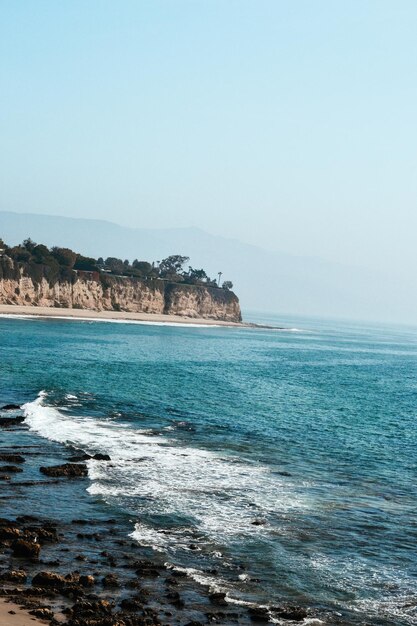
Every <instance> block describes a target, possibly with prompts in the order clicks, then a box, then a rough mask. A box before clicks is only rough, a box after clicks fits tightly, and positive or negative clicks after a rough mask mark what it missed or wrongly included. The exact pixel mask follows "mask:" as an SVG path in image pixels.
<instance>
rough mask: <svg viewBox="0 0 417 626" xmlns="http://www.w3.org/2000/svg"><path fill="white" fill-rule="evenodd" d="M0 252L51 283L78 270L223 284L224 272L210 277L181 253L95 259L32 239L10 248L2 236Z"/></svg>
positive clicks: (229, 284) (228, 284)
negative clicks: (149, 258)
mask: <svg viewBox="0 0 417 626" xmlns="http://www.w3.org/2000/svg"><path fill="white" fill-rule="evenodd" d="M0 255H1V256H6V257H9V258H10V259H12V260H13V261H14V262H16V263H17V264H19V265H20V266H21V267H24V269H25V272H26V273H27V274H28V275H29V276H31V277H33V278H35V280H36V279H39V278H41V276H45V277H46V278H47V279H48V280H49V281H50V282H51V281H56V280H71V279H72V277H73V276H74V273H75V274H77V273H79V272H98V273H99V274H100V275H102V276H105V275H106V274H107V275H113V276H126V277H130V278H138V279H140V280H144V281H154V280H163V281H166V282H171V283H185V284H188V285H206V286H208V287H220V277H221V275H222V273H221V272H219V280H218V281H216V280H214V279H212V278H210V276H208V275H207V273H206V272H205V270H204V269H195V268H193V267H191V265H188V266H187V264H188V262H189V260H190V259H189V257H187V256H182V255H180V254H173V255H170V256H168V257H167V258H165V259H162V261H156V262H152V263H150V262H148V261H141V260H138V259H135V260H134V261H133V262H130V261H129V260H128V259H125V260H122V259H118V258H116V257H107V258H106V259H104V258H102V257H99V258H98V259H94V258H92V257H87V256H84V255H82V254H79V253H77V252H74V251H73V250H71V249H70V248H60V247H57V246H54V247H52V248H48V247H47V246H45V245H44V244H38V243H35V242H34V241H32V240H31V239H26V240H25V241H23V242H22V243H21V244H19V245H17V246H13V247H10V246H8V245H6V244H5V243H4V241H3V240H2V239H1V238H0ZM185 267H187V269H185ZM221 288H223V289H225V290H230V289H232V288H233V283H232V282H231V281H229V280H226V281H224V282H223V283H222V285H221Z"/></svg>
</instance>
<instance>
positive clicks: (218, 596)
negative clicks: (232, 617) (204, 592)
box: [209, 591, 227, 604]
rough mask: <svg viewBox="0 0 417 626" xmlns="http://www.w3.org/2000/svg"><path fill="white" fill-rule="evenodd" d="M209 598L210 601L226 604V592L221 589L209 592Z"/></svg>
mask: <svg viewBox="0 0 417 626" xmlns="http://www.w3.org/2000/svg"><path fill="white" fill-rule="evenodd" d="M209 598H210V601H211V602H215V603H216V604H227V602H226V594H225V593H223V592H222V591H216V592H214V593H210V594H209Z"/></svg>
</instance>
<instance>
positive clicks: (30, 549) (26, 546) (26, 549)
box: [12, 539, 41, 559]
mask: <svg viewBox="0 0 417 626" xmlns="http://www.w3.org/2000/svg"><path fill="white" fill-rule="evenodd" d="M12 548H13V554H14V555H15V556H20V557H24V558H29V559H37V558H38V557H39V553H40V551H41V546H40V544H39V543H38V542H37V541H30V540H27V539H17V540H16V541H15V542H14V543H13V545H12Z"/></svg>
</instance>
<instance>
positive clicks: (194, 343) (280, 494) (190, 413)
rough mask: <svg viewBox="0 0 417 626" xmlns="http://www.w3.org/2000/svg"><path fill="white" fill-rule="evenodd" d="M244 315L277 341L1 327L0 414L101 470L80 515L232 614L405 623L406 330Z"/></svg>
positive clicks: (413, 618)
mask: <svg viewBox="0 0 417 626" xmlns="http://www.w3.org/2000/svg"><path fill="white" fill-rule="evenodd" d="M246 317H247V319H250V320H251V321H257V322H263V323H269V324H272V325H275V326H277V327H285V329H284V330H278V329H277V330H273V329H252V328H226V327H187V326H184V327H182V326H169V325H166V326H160V325H150V324H139V323H138V324H134V323H111V322H99V321H97V322H95V321H73V320H62V319H10V318H7V317H3V318H0V380H1V385H0V406H1V405H3V404H6V403H10V402H12V403H15V402H17V403H19V404H25V407H24V412H25V416H26V424H27V426H28V427H29V430H28V431H27V433H26V434H25V437H26V439H25V443H26V445H28V446H29V445H32V444H35V443H36V445H39V442H41V443H42V445H43V447H44V449H45V450H46V451H47V450H48V446H50V447H51V454H52V451H53V449H55V448H56V446H57V445H58V446H70V447H71V448H72V449H73V448H75V449H78V450H82V451H86V452H88V453H106V454H108V455H110V457H111V461H110V462H99V461H94V460H90V461H88V467H89V480H88V483H87V485H86V486H85V485H84V484H83V487H82V489H83V490H85V489H86V492H85V493H83V495H82V499H83V501H85V502H87V505H86V506H88V507H90V508H91V507H94V506H97V507H101V508H102V509H103V508H104V509H106V510H108V511H109V514H110V512H111V515H112V516H116V517H117V516H119V517H120V519H123V520H124V524H125V525H126V527H127V529H128V530H127V532H128V535H129V536H130V538H131V539H132V540H133V541H134V542H137V543H138V544H140V545H142V546H147V547H148V548H149V550H150V551H152V552H154V553H155V554H158V555H162V557H163V559H164V560H165V561H166V562H167V563H169V564H170V565H172V566H175V567H176V568H177V569H179V570H182V571H185V572H187V574H188V575H189V576H191V577H192V578H193V579H194V580H196V581H197V582H199V583H201V584H202V585H207V586H209V587H210V589H212V590H214V591H216V590H217V591H223V592H226V594H227V595H226V598H227V600H228V602H229V603H235V604H246V603H249V604H259V605H263V606H264V605H267V606H274V605H276V604H278V603H280V602H282V601H288V602H291V603H293V604H296V605H299V606H306V607H314V608H315V609H316V610H317V611H318V613H319V614H320V615H321V618H320V619H321V621H322V623H328V624H330V623H331V624H334V623H336V618H335V616H339V617H340V620H341V623H342V622H343V623H352V624H364V623H368V624H381V625H388V624H392V625H396V626H400V625H411V624H417V558H416V545H417V460H416V454H417V434H416V415H417V329H413V328H408V327H394V326H388V325H379V326H376V325H369V324H367V325H365V324H359V323H348V322H338V321H337V322H336V321H324V320H316V319H302V318H282V317H278V316H261V315H256V314H252V315H247V316H246ZM1 436H2V435H1V433H0V437H1ZM17 436H18V435H16V437H17ZM68 490H69V491H68V494H67V497H65V496H63V495H62V494H61V496H60V497H59V498H57V499H56V501H55V507H56V510H57V509H60V510H59V513H60V515H61V516H63V517H65V516H67V517H68V518H70V517H71V515H72V516H74V510H76V509H77V499H76V497H75V496H74V494H75V491H74V486H73V485H71V486H69V487H68ZM69 494H70V495H69ZM30 504H31V507H32V510H33V511H35V512H36V513H38V514H41V515H42V514H47V513H48V511H47V510H46V509H48V508H49V507H50V504H47V503H46V502H45V501H44V500H42V499H40V498H39V493H38V492H37V491H36V489H35V490H34V492H33V502H31V503H30ZM5 506H6V505H5V504H3V503H2V507H3V508H4V507H5ZM7 506H12V505H7ZM55 512H57V511H55ZM2 514H3V513H2ZM317 623H318V622H317Z"/></svg>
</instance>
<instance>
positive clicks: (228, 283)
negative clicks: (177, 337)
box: [222, 280, 233, 291]
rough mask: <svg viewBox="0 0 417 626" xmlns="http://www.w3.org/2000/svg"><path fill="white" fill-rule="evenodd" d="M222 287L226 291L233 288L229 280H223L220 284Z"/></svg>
mask: <svg viewBox="0 0 417 626" xmlns="http://www.w3.org/2000/svg"><path fill="white" fill-rule="evenodd" d="M222 289H227V291H230V290H231V289H233V283H232V281H231V280H225V281H224V283H223V285H222Z"/></svg>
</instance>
